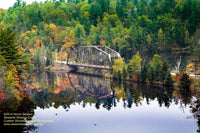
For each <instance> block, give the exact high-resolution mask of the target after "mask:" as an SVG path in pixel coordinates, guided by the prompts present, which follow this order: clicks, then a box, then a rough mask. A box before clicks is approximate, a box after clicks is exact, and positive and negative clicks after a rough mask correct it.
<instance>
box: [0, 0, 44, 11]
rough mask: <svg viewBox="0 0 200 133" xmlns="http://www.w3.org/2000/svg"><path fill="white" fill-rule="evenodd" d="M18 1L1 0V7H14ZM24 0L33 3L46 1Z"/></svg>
mask: <svg viewBox="0 0 200 133" xmlns="http://www.w3.org/2000/svg"><path fill="white" fill-rule="evenodd" d="M16 1H17V0H0V8H3V9H8V8H9V7H12V6H13V5H14V3H15V2H16ZM23 1H26V3H27V4H31V3H32V2H34V1H38V2H40V1H42V2H44V1H46V0H23Z"/></svg>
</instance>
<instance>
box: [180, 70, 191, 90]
mask: <svg viewBox="0 0 200 133" xmlns="http://www.w3.org/2000/svg"><path fill="white" fill-rule="evenodd" d="M190 84H191V80H190V77H189V75H188V74H187V73H186V72H184V73H183V76H182V77H181V79H180V85H179V87H180V88H181V89H185V90H189V89H190Z"/></svg>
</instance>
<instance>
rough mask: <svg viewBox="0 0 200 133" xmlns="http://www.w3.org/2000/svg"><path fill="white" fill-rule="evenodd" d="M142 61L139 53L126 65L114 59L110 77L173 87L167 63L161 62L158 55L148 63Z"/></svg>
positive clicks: (120, 60)
mask: <svg viewBox="0 0 200 133" xmlns="http://www.w3.org/2000/svg"><path fill="white" fill-rule="evenodd" d="M142 60H143V59H142V58H141V56H140V54H139V52H137V53H136V54H135V55H134V56H133V57H132V59H131V60H130V62H129V63H128V64H126V63H125V62H123V59H116V61H115V65H114V66H113V73H112V77H113V78H115V79H117V80H119V81H120V80H131V81H137V82H150V83H153V82H154V83H155V82H157V83H159V84H161V83H162V84H165V85H167V86H173V82H174V81H173V79H172V75H171V71H170V69H169V65H168V63H167V61H162V60H161V57H160V56H159V55H158V54H155V55H154V56H153V58H152V60H151V61H150V62H146V61H143V62H142Z"/></svg>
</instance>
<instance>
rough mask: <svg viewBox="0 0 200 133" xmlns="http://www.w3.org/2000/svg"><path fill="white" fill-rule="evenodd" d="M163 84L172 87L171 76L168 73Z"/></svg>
mask: <svg viewBox="0 0 200 133" xmlns="http://www.w3.org/2000/svg"><path fill="white" fill-rule="evenodd" d="M164 84H165V85H166V86H173V79H172V75H171V73H170V72H168V73H167V75H166V78H165V81H164Z"/></svg>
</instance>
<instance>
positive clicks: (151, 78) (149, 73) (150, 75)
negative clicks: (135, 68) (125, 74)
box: [147, 66, 155, 83]
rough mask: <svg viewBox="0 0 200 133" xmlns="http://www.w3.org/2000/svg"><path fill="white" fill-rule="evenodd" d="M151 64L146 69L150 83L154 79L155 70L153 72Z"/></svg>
mask: <svg viewBox="0 0 200 133" xmlns="http://www.w3.org/2000/svg"><path fill="white" fill-rule="evenodd" d="M154 71H155V70H154V68H153V66H150V67H149V69H148V71H147V79H148V80H149V81H150V82H151V83H152V82H153V81H154V79H155V75H154V74H155V72H154Z"/></svg>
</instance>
